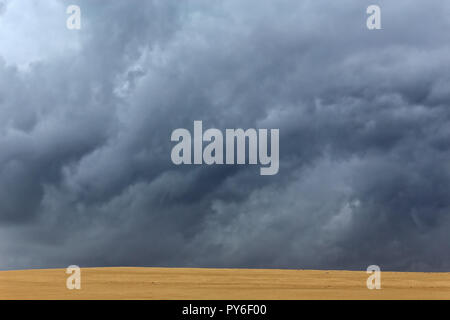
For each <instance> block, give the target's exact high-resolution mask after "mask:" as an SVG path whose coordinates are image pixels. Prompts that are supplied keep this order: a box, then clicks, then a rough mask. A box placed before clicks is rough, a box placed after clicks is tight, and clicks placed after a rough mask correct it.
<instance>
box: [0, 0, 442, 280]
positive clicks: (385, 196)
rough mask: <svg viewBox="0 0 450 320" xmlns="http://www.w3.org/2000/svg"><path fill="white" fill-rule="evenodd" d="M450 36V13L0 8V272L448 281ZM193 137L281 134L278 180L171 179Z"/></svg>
mask: <svg viewBox="0 0 450 320" xmlns="http://www.w3.org/2000/svg"><path fill="white" fill-rule="evenodd" d="M70 4H77V5H79V6H80V7H81V19H82V27H81V30H68V29H67V28H66V19H67V17H68V15H67V14H66V8H67V6H68V5H70ZM370 4H378V5H380V6H381V10H382V15H381V21H382V30H373V31H370V30H368V29H367V27H366V19H367V17H368V15H367V14H366V8H367V6H368V5H370ZM449 31H450V2H449V1H448V0H430V1H423V0H396V1H384V0H376V1H359V0H340V1H329V0H328V1H324V0H277V1H269V0H183V1H180V0H153V1H152V0H146V1H142V0H128V1H119V0H108V1H104V0H103V1H101V0H72V1H65V0H64V1H63V0H46V1H41V0H0V269H17V268H38V267H67V266H68V265H72V264H75V265H79V266H81V267H88V266H176V267H257V268H275V267H277V268H294V269H304V268H320V269H360V270H363V269H364V270H365V269H366V268H367V266H369V265H371V264H376V265H379V266H380V268H381V269H382V270H405V271H450V241H449V239H450V237H449V232H450V32H449ZM194 120H202V121H203V126H204V128H213V127H214V128H219V129H222V130H224V129H225V128H245V129H246V128H268V129H270V128H278V129H280V171H279V173H278V174H277V175H274V176H260V175H259V166H242V165H241V166H237V165H236V166H231V165H228V166H225V165H222V166H220V165H218V166H175V165H174V164H172V162H171V159H170V151H171V148H172V147H173V145H174V143H172V142H171V141H170V135H171V132H172V131H173V130H174V129H176V128H187V129H189V130H191V131H192V128H193V121H194Z"/></svg>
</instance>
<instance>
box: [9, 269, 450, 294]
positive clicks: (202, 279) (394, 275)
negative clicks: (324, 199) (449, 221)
mask: <svg viewBox="0 0 450 320" xmlns="http://www.w3.org/2000/svg"><path fill="white" fill-rule="evenodd" d="M68 276H69V275H67V274H66V273H65V270H64V269H46V270H26V271H0V299H193V300H197V299H213V300H214V299H232V300H234V299H270V300H272V299H450V273H406V272H405V273H398V272H382V273H381V286H382V289H381V290H368V289H367V287H366V280H367V277H368V274H367V273H366V272H355V271H307V270H260V269H258V270H251V269H169V268H86V269H82V270H81V289H80V290H68V289H67V288H66V279H67V277H68Z"/></svg>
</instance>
